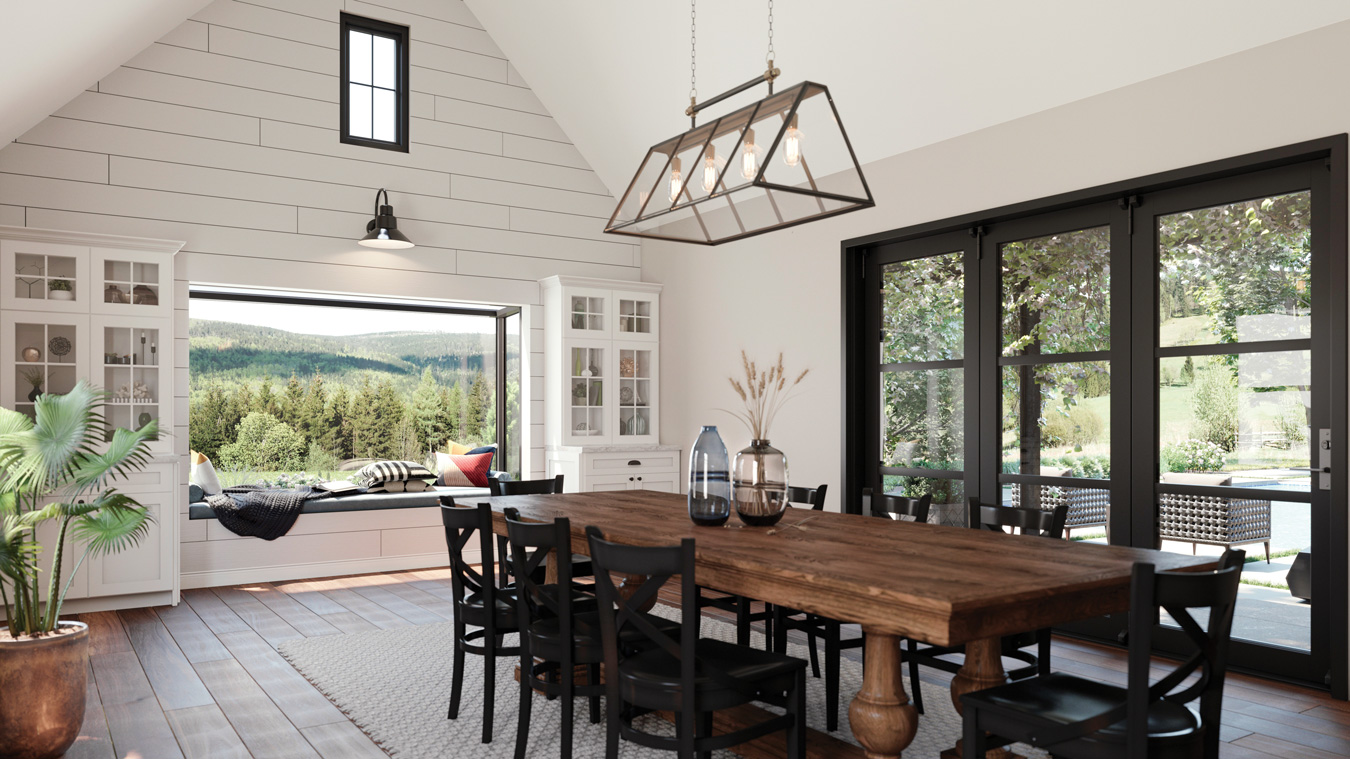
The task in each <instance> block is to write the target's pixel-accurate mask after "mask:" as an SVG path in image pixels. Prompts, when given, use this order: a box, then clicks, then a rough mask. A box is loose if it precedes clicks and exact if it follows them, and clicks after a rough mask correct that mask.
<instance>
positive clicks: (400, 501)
mask: <svg viewBox="0 0 1350 759" xmlns="http://www.w3.org/2000/svg"><path fill="white" fill-rule="evenodd" d="M443 495H448V496H450V497H452V498H455V499H456V500H458V499H470V498H487V497H488V496H489V495H490V493H489V492H488V489H487V488H447V487H437V488H433V489H431V490H427V491H424V492H421V493H360V494H357V495H344V496H337V497H334V498H323V499H320V500H317V501H309V502H306V503H305V506H304V508H303V509H301V511H300V513H301V514H328V513H332V512H338V511H379V510H381V509H410V508H425V507H428V506H436V505H438V504H439V501H438V499H439V497H440V496H443ZM215 518H216V512H215V510H214V509H212V508H211V506H210V505H208V504H207V503H205V502H202V501H199V502H197V503H191V504H188V519H215Z"/></svg>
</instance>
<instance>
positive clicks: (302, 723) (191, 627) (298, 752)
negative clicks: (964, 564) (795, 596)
mask: <svg viewBox="0 0 1350 759" xmlns="http://www.w3.org/2000/svg"><path fill="white" fill-rule="evenodd" d="M183 595H184V600H185V601H186V603H183V604H180V605H179V606H177V607H172V608H170V607H159V608H156V609H136V610H128V611H121V612H100V613H96V614H85V615H82V616H80V619H81V620H82V621H84V622H86V623H88V624H89V626H90V652H91V657H90V673H91V674H90V681H89V704H88V708H87V710H86V716H85V724H84V729H83V730H82V732H81V735H80V739H79V741H78V742H77V743H76V744H75V746H74V747H73V748H72V749H71V751H70V752H69V753H68V754H67V757H72V758H79V759H84V758H85V757H88V758H90V759H108V758H109V757H128V756H136V755H139V756H141V757H145V758H146V759H150V758H151V757H153V758H154V759H160V757H170V758H172V757H179V756H182V757H188V758H189V759H191V758H193V757H211V758H212V759H215V758H216V757H227V758H230V759H233V758H234V757H239V758H240V759H243V758H244V757H249V758H250V759H269V758H273V757H275V758H278V759H289V758H290V757H302V758H303V757H310V758H313V757H322V759H348V758H350V759H377V757H382V756H385V753H384V751H383V750H382V749H380V748H379V747H378V746H377V745H375V743H374V742H373V741H371V740H370V739H369V738H368V737H366V735H365V734H364V733H362V732H361V731H360V730H359V729H357V727H356V726H355V725H353V724H352V723H351V722H350V721H349V720H347V718H346V717H344V716H343V715H342V713H341V712H339V711H338V710H337V709H336V707H334V706H333V705H332V704H331V703H329V702H328V700H327V699H326V698H324V696H323V695H322V694H320V693H319V692H318V691H317V690H316V689H315V688H314V687H313V686H312V685H310V684H309V683H308V682H307V681H306V680H305V679H304V678H303V677H302V676H300V674H299V673H297V672H296V671H295V670H294V669H292V668H291V666H290V665H289V664H288V663H287V662H286V661H285V659H283V658H282V657H281V655H280V654H278V653H277V652H276V646H277V645H278V644H279V643H280V642H281V641H283V640H289V639H291V638H296V637H300V636H314V635H343V634H347V633H355V632H366V631H371V630H378V629H381V628H392V627H403V626H407V625H414V624H429V623H435V622H443V621H444V620H445V619H446V618H447V617H448V616H450V614H449V613H448V612H449V611H450V610H451V609H452V607H451V606H450V604H449V600H450V575H449V572H448V570H444V569H428V570H417V571H411V572H393V573H385V574H373V575H358V576H353V577H332V578H317V579H313V580H301V581H293V582H278V583H270V584H269V583H260V584H254V585H241V586H236V587H232V588H215V589H211V590H191V591H187V592H185V593H184V594H183ZM661 600H662V602H663V603H667V604H670V605H672V606H678V605H679V602H678V597H676V596H674V595H673V594H669V593H662V596H661ZM707 612H708V613H709V615H710V616H717V617H720V618H723V619H731V614H730V613H728V612H722V611H719V610H715V609H709V610H707ZM857 634H858V631H857V629H856V628H853V629H849V628H848V627H846V628H845V632H844V635H845V636H853V635H857ZM794 637H797V634H796V633H794ZM797 642H802V643H804V642H805V639H804V638H801V639H800V640H798V641H797ZM843 655H844V656H845V657H846V658H849V659H852V660H855V661H856V660H858V659H859V658H860V651H859V650H857V649H854V650H849V651H845V652H843ZM1053 662H1054V664H1053V666H1054V668H1055V669H1056V670H1059V671H1064V672H1071V673H1073V674H1077V675H1081V676H1084V677H1092V678H1096V679H1100V680H1103V681H1106V682H1113V683H1123V682H1124V681H1125V656H1124V654H1123V652H1121V651H1119V650H1117V649H1114V648H1108V647H1105V646H1099V645H1095V644H1091V643H1085V642H1083V641H1078V640H1071V639H1062V638H1056V639H1055V641H1054V653H1053ZM1163 666H1165V665H1163ZM1159 671H1161V669H1160V670H1159ZM920 672H921V676H920V678H921V681H922V688H923V695H924V698H925V699H927V700H929V701H930V702H937V701H943V700H946V699H947V698H948V687H949V685H950V682H951V675H949V674H947V673H944V672H938V671H936V670H931V669H928V668H923V669H921V670H920ZM905 686H906V689H908V688H909V682H908V679H906V682H905ZM199 689H200V690H199ZM203 692H205V694H206V696H205V698H203V696H202V693H203ZM847 698H848V697H847V696H845V703H847ZM203 701H204V703H203ZM508 732H509V731H508ZM1221 735H1222V737H1223V739H1224V743H1223V747H1222V751H1221V756H1222V758H1223V759H1330V758H1331V757H1343V756H1346V755H1348V754H1350V704H1347V703H1346V702H1343V701H1335V700H1332V699H1331V697H1330V696H1328V695H1327V694H1326V693H1323V692H1320V691H1315V690H1311V689H1306V688H1300V687H1297V686H1293V685H1288V684H1285V683H1276V682H1270V681H1267V680H1261V679H1258V678H1255V677H1249V676H1246V675H1237V674H1230V675H1229V677H1228V681H1227V684H1226V688H1225V698H1224V724H1223V729H1222V733H1221ZM509 738H510V736H509V735H508V736H504V737H503V740H509ZM475 745H477V744H475ZM466 755H468V754H466Z"/></svg>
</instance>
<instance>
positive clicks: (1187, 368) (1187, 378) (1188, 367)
mask: <svg viewBox="0 0 1350 759" xmlns="http://www.w3.org/2000/svg"><path fill="white" fill-rule="evenodd" d="M1194 382H1195V361H1194V360H1193V359H1191V357H1190V356H1187V357H1186V363H1184V364H1182V365H1181V384H1183V385H1190V384H1194Z"/></svg>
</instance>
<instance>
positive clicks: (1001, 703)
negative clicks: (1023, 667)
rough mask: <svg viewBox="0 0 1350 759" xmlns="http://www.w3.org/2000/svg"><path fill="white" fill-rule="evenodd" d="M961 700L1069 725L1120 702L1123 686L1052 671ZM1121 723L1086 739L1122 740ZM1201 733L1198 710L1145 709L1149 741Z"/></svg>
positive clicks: (1165, 704)
mask: <svg viewBox="0 0 1350 759" xmlns="http://www.w3.org/2000/svg"><path fill="white" fill-rule="evenodd" d="M962 700H963V701H967V700H970V701H978V702H980V708H981V709H984V710H987V712H986V713H989V714H997V713H1002V714H1003V715H1005V716H1008V717H1012V718H1014V719H1017V720H1019V721H1021V722H1023V723H1025V724H1029V725H1035V724H1045V725H1068V724H1072V723H1075V722H1082V721H1084V720H1088V719H1091V718H1092V717H1095V716H1097V715H1099V714H1102V713H1103V712H1106V711H1109V710H1110V709H1114V708H1116V707H1118V706H1120V705H1121V704H1123V703H1124V702H1125V689H1124V688H1119V687H1116V686H1114V685H1106V684H1104V683H1098V682H1093V681H1091V680H1084V679H1083V678H1080V677H1074V676H1072V675H1066V674H1062V673H1055V674H1051V675H1047V676H1045V677H1033V678H1030V679H1027V680H1020V681H1018V682H1015V683H1011V684H1008V685H1001V686H998V687H996V688H990V689H988V690H982V691H976V692H974V693H969V694H966V695H965V696H962ZM1125 725H1126V723H1125V720H1121V721H1120V722H1117V723H1115V724H1112V725H1109V726H1107V727H1105V728H1103V729H1101V730H1099V731H1097V732H1095V733H1093V734H1091V735H1090V736H1087V739H1088V740H1092V741H1101V742H1107V743H1124V742H1125ZM995 732H997V730H995ZM1200 732H1201V722H1200V715H1198V714H1196V713H1195V712H1194V711H1193V710H1192V709H1190V708H1189V707H1188V706H1186V705H1185V704H1176V703H1172V702H1170V701H1155V702H1153V705H1152V706H1151V707H1150V708H1149V713H1148V733H1149V737H1150V739H1152V740H1155V741H1168V740H1177V739H1188V738H1195V737H1197V736H1198V735H1199V734H1200Z"/></svg>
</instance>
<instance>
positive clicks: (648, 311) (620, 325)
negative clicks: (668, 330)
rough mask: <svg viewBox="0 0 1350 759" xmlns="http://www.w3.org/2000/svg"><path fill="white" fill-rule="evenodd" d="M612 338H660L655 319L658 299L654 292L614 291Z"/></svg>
mask: <svg viewBox="0 0 1350 759" xmlns="http://www.w3.org/2000/svg"><path fill="white" fill-rule="evenodd" d="M613 297H614V304H615V308H616V311H615V316H614V338H615V339H618V340H644V341H646V340H650V341H652V342H655V341H656V340H658V339H659V338H660V331H659V330H658V325H657V319H658V312H659V311H660V301H658V300H657V299H656V294H655V293H637V292H623V291H615V292H614V294H613Z"/></svg>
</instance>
